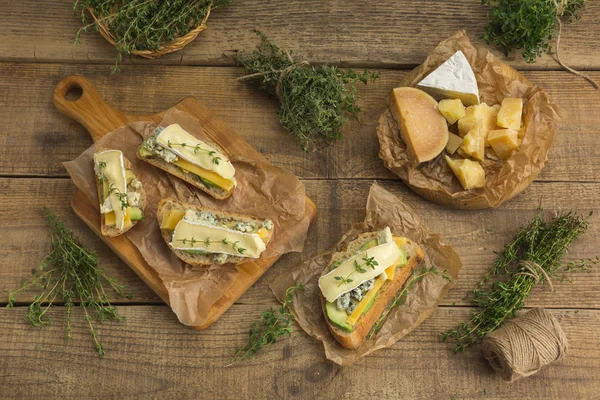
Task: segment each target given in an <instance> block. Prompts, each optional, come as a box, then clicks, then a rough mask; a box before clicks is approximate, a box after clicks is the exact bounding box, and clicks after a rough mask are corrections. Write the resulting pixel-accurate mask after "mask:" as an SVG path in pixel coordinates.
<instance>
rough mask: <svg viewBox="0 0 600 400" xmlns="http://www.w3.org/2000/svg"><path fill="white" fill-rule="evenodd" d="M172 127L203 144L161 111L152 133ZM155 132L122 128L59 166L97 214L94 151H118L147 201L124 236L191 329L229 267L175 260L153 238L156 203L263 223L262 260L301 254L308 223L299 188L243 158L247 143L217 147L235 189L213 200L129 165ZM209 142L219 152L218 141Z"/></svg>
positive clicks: (225, 283) (227, 278)
mask: <svg viewBox="0 0 600 400" xmlns="http://www.w3.org/2000/svg"><path fill="white" fill-rule="evenodd" d="M172 123H178V124H179V125H181V127H182V128H183V129H185V130H186V131H188V132H189V133H191V134H192V135H194V136H196V137H197V138H199V139H203V140H206V139H207V136H206V134H205V133H204V131H203V129H202V126H201V125H200V122H199V121H198V120H196V119H195V118H193V117H192V116H190V115H189V114H187V113H185V112H183V111H179V110H171V111H169V112H168V113H167V114H166V115H165V117H164V119H163V120H162V122H161V123H160V124H159V126H163V127H164V126H167V125H169V124H172ZM156 126H157V125H156V124H154V123H151V122H136V123H131V124H129V125H126V126H123V127H121V128H119V129H117V130H115V131H114V132H111V133H108V134H107V135H105V136H104V137H102V139H100V140H99V141H98V142H96V143H95V144H94V145H93V146H92V147H90V148H89V149H87V150H86V151H85V152H84V153H83V154H82V155H81V156H79V157H78V158H77V159H76V160H74V161H71V162H67V163H65V167H66V168H67V171H68V172H69V175H71V178H72V179H73V182H74V183H75V185H76V186H77V187H78V188H79V189H80V190H82V191H83V193H85V194H86V195H87V197H88V199H89V200H90V201H91V202H92V204H94V205H95V207H96V208H97V209H98V210H99V209H100V206H99V201H98V196H97V193H96V181H95V177H94V165H93V154H94V153H95V151H96V149H97V148H99V147H104V148H111V149H119V150H121V151H122V152H123V154H124V156H125V157H126V158H127V159H128V160H129V161H130V162H131V164H132V169H133V171H134V172H135V174H136V175H137V177H138V179H139V180H140V181H141V182H142V183H143V185H144V189H145V191H146V195H147V205H146V208H145V211H144V212H145V218H144V220H142V221H140V222H138V224H137V225H136V226H135V227H134V228H132V229H131V230H130V231H129V232H127V233H125V235H126V236H127V238H128V239H129V240H130V241H131V242H132V243H133V244H134V246H135V247H137V249H138V250H139V251H140V253H141V254H142V256H143V257H144V259H145V260H146V262H147V263H148V264H149V265H150V266H151V267H152V268H154V269H155V270H156V272H157V273H158V275H159V276H160V278H161V279H162V281H163V283H164V285H165V286H166V288H167V291H168V293H169V303H170V306H171V308H172V309H173V311H174V312H175V314H177V317H178V318H179V321H181V323H183V324H185V325H191V326H198V325H202V324H203V323H204V322H205V321H206V319H207V316H208V310H209V309H210V307H211V306H212V305H213V304H214V303H215V302H216V301H217V300H219V299H220V298H221V297H222V296H223V294H224V293H225V291H226V290H227V289H228V288H229V287H230V286H231V285H232V284H233V282H234V280H235V278H236V275H237V267H236V266H235V265H231V264H225V265H211V266H191V265H189V264H186V263H184V262H183V261H181V260H180V259H179V258H177V256H175V254H174V253H173V252H172V251H170V250H169V248H168V247H167V245H166V244H165V242H164V240H163V239H162V237H161V234H160V229H159V224H158V221H157V218H156V209H157V205H158V202H159V201H160V200H161V199H164V198H167V197H173V198H176V199H179V200H181V201H184V202H189V203H195V204H201V205H204V206H207V207H212V208H216V209H219V210H223V211H231V212H238V213H242V214H248V215H252V216H256V217H259V218H268V219H271V220H272V221H273V222H274V226H275V227H274V229H275V231H274V234H273V239H272V240H271V241H270V242H269V244H268V245H267V249H266V250H265V252H264V253H263V254H262V257H263V258H269V257H273V256H278V255H282V254H285V253H288V252H292V251H302V249H303V247H304V240H305V239H306V233H307V230H308V226H309V224H310V220H309V218H308V217H307V216H306V215H305V209H304V208H305V204H306V197H305V191H304V185H303V184H302V183H301V182H300V181H299V180H298V178H296V177H295V176H294V175H293V174H292V173H290V172H288V171H285V170H283V169H281V168H277V167H274V166H272V165H270V164H268V163H266V162H265V161H263V159H262V158H261V156H260V155H259V154H258V153H256V152H255V151H248V147H249V145H248V144H246V143H243V142H234V144H233V145H230V146H229V147H224V146H221V147H224V148H225V151H226V153H227V155H228V156H229V157H230V159H231V161H232V163H233V165H234V167H235V169H236V175H235V176H236V179H237V181H238V186H237V187H236V189H235V190H234V191H233V194H232V195H231V197H229V198H228V199H226V200H216V199H213V198H212V197H210V196H209V195H207V194H205V193H204V192H202V191H200V190H199V189H196V188H194V187H193V186H191V185H189V184H188V183H186V182H184V181H182V180H180V179H178V178H176V177H174V176H171V175H169V174H167V173H166V172H164V171H162V170H160V169H158V168H155V167H153V166H152V165H150V164H148V163H146V162H144V161H141V160H139V159H138V158H137V156H136V152H137V149H138V147H139V146H140V144H141V143H142V140H143V138H146V137H148V136H150V135H152V134H153V131H154V129H155V128H156ZM213 141H216V142H217V144H219V145H221V143H219V141H218V140H213ZM239 154H244V156H240V155H239Z"/></svg>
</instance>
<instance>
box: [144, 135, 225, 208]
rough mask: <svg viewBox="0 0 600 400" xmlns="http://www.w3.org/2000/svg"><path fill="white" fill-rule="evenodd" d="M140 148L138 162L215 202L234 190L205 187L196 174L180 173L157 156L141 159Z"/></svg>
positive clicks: (215, 146)
mask: <svg viewBox="0 0 600 400" xmlns="http://www.w3.org/2000/svg"><path fill="white" fill-rule="evenodd" d="M202 141H203V142H205V143H206V144H208V145H209V146H211V147H214V148H215V149H217V150H219V151H220V152H221V153H222V154H226V153H225V151H224V150H223V148H221V146H219V145H218V144H216V143H214V142H211V141H209V140H202ZM141 148H142V147H141V146H140V147H139V148H138V151H137V157H138V158H139V159H140V160H142V161H145V162H147V163H148V164H150V165H153V166H155V167H156V168H159V169H162V170H163V171H165V172H167V173H169V174H171V175H174V176H176V177H178V178H179V179H181V180H183V181H185V182H187V183H189V184H190V185H192V186H194V187H196V188H198V189H200V190H202V191H203V192H205V193H207V194H209V195H211V196H212V197H214V198H215V199H217V200H224V199H226V198H228V197H229V196H231V193H233V190H234V189H235V186H234V187H233V188H232V189H231V190H229V191H227V190H225V189H223V188H215V187H209V186H206V185H205V184H204V183H203V182H202V181H201V180H200V177H198V176H197V175H196V174H193V173H191V172H182V171H181V170H180V169H179V168H178V167H177V166H176V165H173V164H171V163H168V162H166V161H165V160H163V159H162V158H160V157H158V156H156V157H142V155H141V154H140V149H141Z"/></svg>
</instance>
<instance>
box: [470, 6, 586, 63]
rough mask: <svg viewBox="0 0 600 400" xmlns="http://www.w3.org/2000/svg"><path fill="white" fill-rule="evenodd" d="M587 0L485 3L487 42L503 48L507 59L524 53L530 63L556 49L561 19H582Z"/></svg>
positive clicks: (569, 20)
mask: <svg viewBox="0 0 600 400" xmlns="http://www.w3.org/2000/svg"><path fill="white" fill-rule="evenodd" d="M585 1H586V0H568V1H561V0H556V1H555V0H482V2H481V3H482V4H484V5H489V6H490V10H489V12H488V20H489V22H488V25H487V26H486V27H485V33H484V35H483V38H484V39H485V41H486V42H487V43H488V44H492V43H493V44H494V45H496V46H498V47H500V48H501V49H502V50H503V51H504V53H505V55H508V52H509V51H511V50H513V49H522V50H523V53H522V54H523V58H524V59H525V61H527V62H528V63H532V62H535V60H536V59H537V58H538V57H540V56H541V55H542V54H543V53H548V52H550V50H551V49H552V46H551V44H550V43H551V41H552V39H553V37H554V31H555V27H556V25H557V24H558V23H559V19H562V20H563V21H564V22H566V23H570V22H571V21H573V20H574V19H577V18H579V17H580V13H581V10H582V8H583V6H584V5H585Z"/></svg>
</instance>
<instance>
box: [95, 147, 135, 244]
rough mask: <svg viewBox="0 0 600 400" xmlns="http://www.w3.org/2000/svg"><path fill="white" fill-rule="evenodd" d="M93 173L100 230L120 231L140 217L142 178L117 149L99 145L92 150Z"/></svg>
mask: <svg viewBox="0 0 600 400" xmlns="http://www.w3.org/2000/svg"><path fill="white" fill-rule="evenodd" d="M94 173H95V176H96V189H97V191H98V199H99V200H100V214H101V220H100V222H101V231H102V234H103V235H104V236H119V235H122V234H123V233H125V232H127V231H128V230H129V229H131V228H133V227H134V226H135V224H136V223H137V222H138V221H140V220H142V219H144V207H145V206H146V192H144V188H143V186H142V182H140V181H139V180H138V179H137V177H136V176H135V173H134V172H133V170H132V169H131V163H130V162H129V160H127V159H126V158H125V157H124V156H123V153H122V152H121V151H120V150H111V149H99V150H98V151H97V152H96V153H95V154H94Z"/></svg>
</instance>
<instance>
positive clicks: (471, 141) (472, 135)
mask: <svg viewBox="0 0 600 400" xmlns="http://www.w3.org/2000/svg"><path fill="white" fill-rule="evenodd" d="M460 149H461V150H462V152H463V153H464V154H466V155H468V156H469V157H472V158H474V159H476V160H479V161H483V159H484V157H485V132H484V130H483V128H481V127H477V126H476V127H475V128H473V129H471V130H470V131H469V133H467V134H466V135H465V137H464V139H463V143H462V145H461V146H460Z"/></svg>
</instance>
